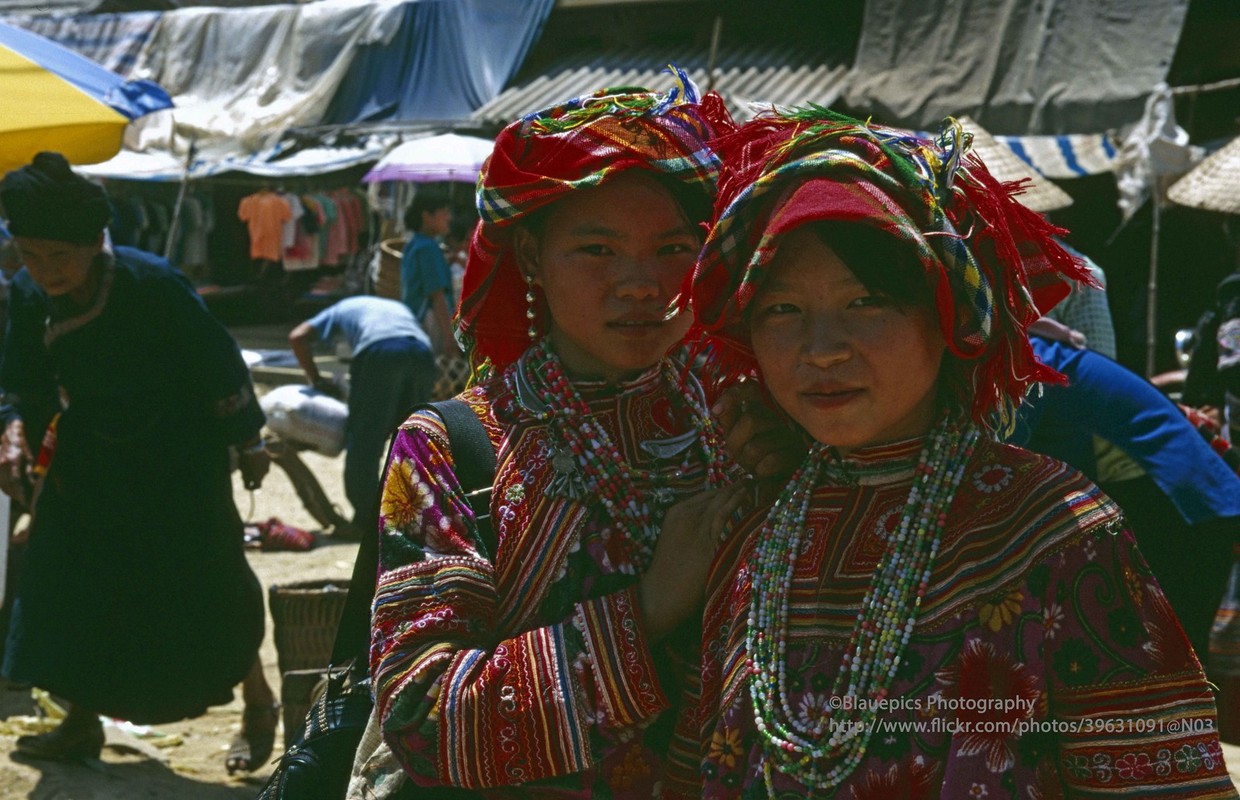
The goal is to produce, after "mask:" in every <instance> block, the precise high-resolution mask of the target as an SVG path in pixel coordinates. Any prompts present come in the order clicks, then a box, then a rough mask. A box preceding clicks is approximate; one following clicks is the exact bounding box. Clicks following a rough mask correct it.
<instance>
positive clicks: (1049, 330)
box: [1029, 317, 1088, 350]
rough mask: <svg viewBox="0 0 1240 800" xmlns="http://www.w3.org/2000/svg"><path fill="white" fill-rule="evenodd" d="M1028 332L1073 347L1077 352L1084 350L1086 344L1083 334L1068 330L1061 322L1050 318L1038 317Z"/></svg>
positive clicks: (1071, 329)
mask: <svg viewBox="0 0 1240 800" xmlns="http://www.w3.org/2000/svg"><path fill="white" fill-rule="evenodd" d="M1029 332H1030V333H1033V334H1037V335H1038V336H1041V337H1043V338H1046V339H1051V340H1054V341H1056V342H1059V343H1061V344H1066V345H1068V346H1069V347H1075V348H1076V349H1077V350H1082V349H1084V348H1085V346H1086V345H1087V344H1088V342H1087V341H1086V340H1085V334H1083V333H1081V332H1080V331H1078V330H1075V329H1073V328H1069V327H1068V326H1067V325H1064V324H1063V323H1062V322H1058V321H1056V320H1053V319H1051V318H1050V317H1038V318H1037V319H1036V320H1034V321H1033V322H1032V323H1030V325H1029Z"/></svg>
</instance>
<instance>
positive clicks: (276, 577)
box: [0, 453, 357, 800]
mask: <svg viewBox="0 0 1240 800" xmlns="http://www.w3.org/2000/svg"><path fill="white" fill-rule="evenodd" d="M302 460H303V461H304V462H305V463H306V465H307V466H308V467H309V468H310V469H311V470H312V471H313V472H314V473H315V475H316V476H317V477H318V479H319V483H320V485H322V487H323V489H324V491H325V492H326V493H327V496H328V498H330V499H331V500H332V501H333V502H334V503H335V504H336V505H337V506H338V507H339V508H340V509H342V510H344V511H345V512H346V514H347V510H348V507H349V506H348V502H347V501H346V500H345V499H344V489H343V485H342V470H343V456H338V457H336V458H326V457H324V456H320V455H317V454H314V453H306V454H303V455H302ZM233 477H234V482H233V486H234V491H235V497H236V501H237V508H238V510H239V511H240V512H241V515H242V518H243V519H246V520H252V521H256V522H257V521H262V520H266V519H267V518H269V517H273V516H275V517H279V518H280V519H281V520H283V521H284V522H286V523H288V524H290V525H296V526H298V527H300V528H305V529H308V530H317V529H318V527H319V526H318V525H317V523H316V522H315V521H314V518H313V517H311V516H310V514H309V513H308V512H307V511H306V510H305V508H304V507H303V506H302V504H301V502H300V500H298V498H297V495H296V493H295V492H294V490H293V486H292V484H291V483H290V482H289V480H288V478H287V476H286V475H285V474H284V473H283V472H282V471H281V470H279V469H278V468H273V469H272V471H271V473H270V474H269V475H268V476H267V479H266V481H264V483H263V487H262V488H261V489H260V490H258V491H257V492H255V493H254V495H253V501H252V503H251V496H250V493H249V492H247V491H246V490H245V489H243V488H242V486H241V481H240V477H239V476H238V475H237V474H236V473H234V476H233ZM356 553H357V545H355V544H346V543H340V542H332V541H331V539H330V538H326V537H324V536H322V535H320V537H319V545H318V546H317V547H316V548H315V549H314V550H311V551H309V552H307V553H263V552H257V551H251V552H250V554H249V561H250V565H251V566H252V567H253V568H254V572H255V573H256V574H257V575H258V578H259V580H260V581H261V582H262V584H263V585H264V586H265V587H270V586H272V585H283V584H287V583H291V582H295V581H303V580H315V579H330V580H346V579H347V578H348V577H349V574H350V572H351V571H352V568H353V559H354V556H355V554H356ZM261 655H262V661H263V668H264V671H265V672H266V675H267V680H268V681H269V682H270V683H271V685H272V687H273V689H274V690H275V692H276V694H277V696H278V695H279V687H280V676H279V672H278V670H277V667H276V650H275V645H274V644H273V642H272V638H271V620H270V615H269V616H268V623H267V637H266V639H265V640H264V641H263V647H262V651H261ZM34 709H35V704H34V702H33V701H32V699H31V691H30V689H13V688H10V687H0V720H9V719H11V718H13V717H14V716H15V715H33V714H34V713H35V710H34ZM241 709H242V703H241V699H240V689H238V691H237V693H236V697H235V699H234V700H233V702H232V703H230V704H228V705H226V706H218V707H216V708H213V709H211V710H210V712H208V713H207V714H206V715H205V716H203V717H200V718H198V719H192V720H185V721H183V722H177V723H173V724H170V725H156V726H152V730H153V731H154V732H155V733H157V734H163V735H164V736H163V737H158V736H157V737H153V738H150V739H146V740H145V741H146V742H148V743H153V742H157V741H161V740H162V741H163V742H167V741H169V740H172V741H175V740H176V739H179V740H180V743H179V744H173V745H171V746H164V747H159V748H155V749H154V750H151V751H150V752H153V753H157V754H158V755H159V756H160V757H161V759H160V760H155V759H153V758H151V757H150V756H149V755H145V754H141V753H134V752H126V751H122V750H120V749H117V748H114V747H112V746H108V747H105V748H104V750H103V755H102V758H101V760H100V762H97V763H92V764H60V763H55V762H42V761H36V760H30V759H26V758H24V757H23V756H21V755H18V754H16V753H14V752H13V744H14V741H15V738H16V735H15V731H10V730H7V728H8V727H9V726H5V728H6V729H5V730H2V731H0V799H2V800H10V799H12V800H16V799H17V798H29V799H30V800H137V798H158V799H159V800H252V798H254V797H255V796H256V795H257V794H258V792H259V789H260V788H261V787H262V786H263V784H264V783H265V782H266V780H267V777H268V776H269V775H270V774H271V767H270V766H266V767H264V768H263V769H260V770H258V771H257V772H254V773H252V774H248V775H244V776H233V777H229V775H228V772H227V770H225V768H224V756H225V752H226V751H227V749H228V742H229V740H230V739H231V738H232V737H233V735H235V734H236V733H237V731H239V730H240V727H241ZM113 735H114V734H112V733H111V732H109V736H110V737H112V736H113ZM282 741H283V728H281V730H280V731H279V732H278V734H277V738H276V748H277V752H278V751H279V750H280V746H281V742H282Z"/></svg>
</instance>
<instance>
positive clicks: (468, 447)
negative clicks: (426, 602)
mask: <svg viewBox="0 0 1240 800" xmlns="http://www.w3.org/2000/svg"><path fill="white" fill-rule="evenodd" d="M427 405H429V406H430V407H431V408H433V409H434V410H435V412H436V413H438V414H439V416H440V418H441V419H442V420H443V422H444V427H446V428H447V429H448V445H449V446H450V447H451V448H452V463H453V465H454V466H455V468H456V479H457V480H458V481H459V482H460V484H461V490H462V491H463V492H465V498H466V500H467V501H468V502H469V507H470V509H471V510H472V511H473V512H474V523H475V524H476V525H477V527H478V535H479V537H480V538H481V539H482V544H483V549H482V555H483V556H485V557H486V558H489V559H494V558H495V531H494V529H493V528H492V527H491V484H492V483H494V481H495V448H494V447H493V446H492V445H491V437H489V436H487V431H486V428H484V427H483V426H482V420H480V419H478V415H477V414H475V413H474V410H473V409H472V408H470V407H469V405H468V404H467V403H465V402H464V401H462V400H457V399H456V398H452V399H450V400H441V401H439V402H437V403H428V404H427Z"/></svg>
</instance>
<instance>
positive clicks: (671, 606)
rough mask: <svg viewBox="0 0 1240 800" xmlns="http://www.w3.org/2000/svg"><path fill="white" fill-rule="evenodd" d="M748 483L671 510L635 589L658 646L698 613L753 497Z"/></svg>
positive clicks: (700, 496)
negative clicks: (731, 532)
mask: <svg viewBox="0 0 1240 800" xmlns="http://www.w3.org/2000/svg"><path fill="white" fill-rule="evenodd" d="M750 490H751V484H750V483H749V482H747V481H741V482H739V483H735V484H732V485H731V486H724V487H722V488H719V489H711V490H709V491H706V492H703V493H701V494H697V495H694V496H693V497H690V498H688V499H686V500H682V501H680V502H679V503H677V504H676V505H674V506H672V507H671V508H669V509H668V510H667V513H666V514H665V515H664V517H663V528H662V530H660V531H659V541H658V544H657V545H656V546H655V550H654V557H653V558H652V559H651V561H650V568H649V569H647V570H646V574H645V575H643V576H642V579H641V581H640V582H639V583H638V585H637V594H638V598H639V602H640V603H641V608H642V617H643V620H644V622H645V629H646V635H647V636H649V637H650V638H651V640H652V641H658V640H660V639H662V638H663V637H664V636H666V635H667V634H668V633H670V632H671V631H672V630H673V629H675V628H676V626H677V625H679V624H680V623H682V622H684V621H685V620H686V619H688V618H689V617H690V616H691V615H692V614H694V613H695V612H700V610H701V608H702V603H703V601H704V599H705V596H706V576H707V574H708V573H709V571H710V565H711V562H712V560H713V559H714V556H715V549H716V547H718V545H719V539H720V537H721V536H722V535H723V533H724V531H725V530H726V529H727V525H728V520H729V518H730V517H731V516H732V513H733V512H734V511H736V510H737V509H738V508H740V505H741V503H742V502H744V500H745V498H746V497H748V496H749V494H750Z"/></svg>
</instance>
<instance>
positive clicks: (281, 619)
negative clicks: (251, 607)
mask: <svg viewBox="0 0 1240 800" xmlns="http://www.w3.org/2000/svg"><path fill="white" fill-rule="evenodd" d="M348 593H349V582H348V581H347V580H342V581H325V580H317V581H300V582H297V583H287V584H284V585H282V586H272V587H271V588H270V589H268V590H267V603H268V605H269V606H270V608H271V619H272V622H273V623H274V633H273V636H274V638H275V643H276V660H277V661H278V663H279V665H280V672H281V674H283V673H285V672H291V671H294V670H305V669H323V668H325V667H326V666H327V664H328V662H329V661H330V660H331V655H332V644H333V643H334V642H335V641H336V626H337V625H338V624H339V623H340V614H341V612H343V611H344V601H345V598H346V597H347V596H348Z"/></svg>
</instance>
